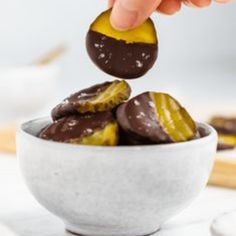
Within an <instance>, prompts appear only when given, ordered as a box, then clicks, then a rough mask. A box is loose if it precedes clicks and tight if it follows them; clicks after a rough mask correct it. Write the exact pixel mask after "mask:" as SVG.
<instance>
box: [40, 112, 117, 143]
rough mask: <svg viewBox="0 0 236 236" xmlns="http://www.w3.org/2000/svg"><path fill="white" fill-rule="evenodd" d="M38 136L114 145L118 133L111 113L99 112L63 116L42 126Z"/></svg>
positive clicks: (65, 141)
mask: <svg viewBox="0 0 236 236" xmlns="http://www.w3.org/2000/svg"><path fill="white" fill-rule="evenodd" d="M39 137H40V138H42V139H46V140H52V141H57V142H64V143H72V144H84V145H97V146H116V145H117V144H118V140H119V133H118V125H117V122H116V121H115V119H114V116H113V114H112V113H111V112H100V113H95V114H92V113H91V114H84V115H71V116H67V117H63V118H61V119H59V120H56V121H54V122H53V123H52V124H51V125H49V126H47V127H46V128H44V129H43V130H42V131H41V132H40V134H39Z"/></svg>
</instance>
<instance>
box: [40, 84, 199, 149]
mask: <svg viewBox="0 0 236 236" xmlns="http://www.w3.org/2000/svg"><path fill="white" fill-rule="evenodd" d="M130 94H131V88H130V86H129V85H128V83H127V82H126V81H124V80H115V81H113V82H105V83H102V84H97V85H94V86H92V87H89V88H87V89H83V90H81V91H79V92H77V93H74V94H72V95H71V96H69V97H68V98H66V99H65V100H64V101H63V102H62V103H60V104H59V105H57V106H56V107H55V108H54V109H53V110H52V119H53V123H51V124H50V125H48V126H47V127H45V128H44V129H43V130H42V131H41V132H40V134H39V137H40V138H43V139H47V140H52V141H57V142H64V143H72V144H84V145H99V146H117V145H144V144H160V143H173V142H184V141H188V140H191V139H194V138H196V137H197V133H198V132H197V128H196V124H195V122H194V121H193V119H192V118H191V116H190V115H189V114H188V112H187V111H186V110H185V109H184V108H183V107H182V106H181V105H180V104H179V103H178V102H177V101H176V100H175V99H174V98H173V97H171V96H170V95H168V94H165V93H156V92H145V93H142V94H140V95H138V96H136V97H133V98H131V99H129V97H130Z"/></svg>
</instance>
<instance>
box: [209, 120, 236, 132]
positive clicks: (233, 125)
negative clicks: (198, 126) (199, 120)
mask: <svg viewBox="0 0 236 236" xmlns="http://www.w3.org/2000/svg"><path fill="white" fill-rule="evenodd" d="M210 124H211V125H212V126H213V127H214V128H215V129H216V130H217V131H218V132H219V133H221V134H229V135H236V118H227V117H213V118H212V120H211V121H210Z"/></svg>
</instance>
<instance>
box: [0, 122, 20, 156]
mask: <svg viewBox="0 0 236 236" xmlns="http://www.w3.org/2000/svg"><path fill="white" fill-rule="evenodd" d="M15 139H16V125H15V124H8V125H6V126H0V152H6V153H16V140H15Z"/></svg>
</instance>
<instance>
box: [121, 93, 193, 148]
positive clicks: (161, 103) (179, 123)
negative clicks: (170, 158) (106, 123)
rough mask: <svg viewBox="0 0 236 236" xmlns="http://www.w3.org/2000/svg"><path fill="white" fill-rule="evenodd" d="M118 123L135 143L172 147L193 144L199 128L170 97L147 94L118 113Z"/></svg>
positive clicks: (129, 103)
mask: <svg viewBox="0 0 236 236" xmlns="http://www.w3.org/2000/svg"><path fill="white" fill-rule="evenodd" d="M116 115H117V121H118V123H119V125H120V127H121V129H122V130H123V132H125V133H126V135H127V136H130V137H133V139H134V143H135V142H137V141H138V142H140V141H143V142H144V143H150V144H151V143H171V142H183V141H187V140H191V139H193V138H194V137H196V135H197V127H196V124H195V122H194V121H193V119H192V118H191V116H190V115H189V114H188V112H187V111H186V110H185V109H184V108H183V107H182V106H181V105H180V104H179V103H178V102H177V101H176V100H175V99H174V98H172V97H171V96H170V95H168V94H165V93H156V92H145V93H142V94H140V95H138V96H136V97H134V98H132V99H130V100H129V101H128V102H126V103H124V104H122V105H120V106H119V108H118V109H117V113H116Z"/></svg>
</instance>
